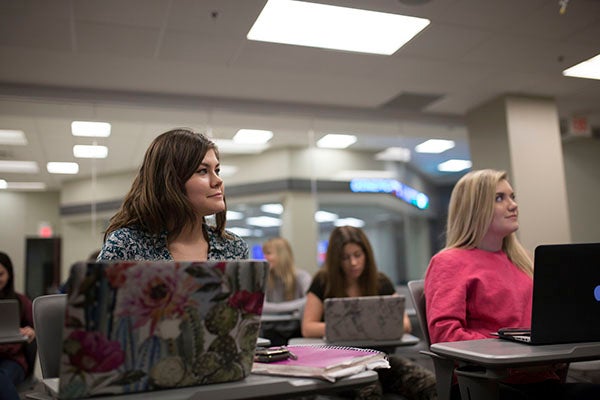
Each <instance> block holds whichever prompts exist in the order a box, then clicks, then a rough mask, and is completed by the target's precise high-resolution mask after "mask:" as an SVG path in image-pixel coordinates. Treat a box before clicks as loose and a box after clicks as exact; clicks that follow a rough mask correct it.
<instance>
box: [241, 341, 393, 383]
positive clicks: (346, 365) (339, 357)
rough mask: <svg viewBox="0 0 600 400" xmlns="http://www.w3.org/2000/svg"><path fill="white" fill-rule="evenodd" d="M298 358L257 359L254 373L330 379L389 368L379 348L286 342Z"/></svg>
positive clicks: (333, 380) (253, 367)
mask: <svg viewBox="0 0 600 400" xmlns="http://www.w3.org/2000/svg"><path fill="white" fill-rule="evenodd" d="M286 347H287V348H288V350H289V351H290V352H292V353H293V354H294V355H295V359H292V358H288V359H287V360H283V361H276V362H269V363H261V362H255V363H254V364H253V366H252V373H255V374H267V375H285V376H299V377H306V378H321V379H324V380H327V381H330V382H335V381H336V379H339V378H343V377H345V376H350V375H354V374H357V373H359V372H362V371H365V370H372V369H379V368H389V367H390V365H389V362H388V360H387V356H386V354H385V353H383V352H381V351H377V350H371V349H363V348H356V347H342V346H330V345H322V346H321V345H296V346H286Z"/></svg>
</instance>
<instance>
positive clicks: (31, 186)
mask: <svg viewBox="0 0 600 400" xmlns="http://www.w3.org/2000/svg"><path fill="white" fill-rule="evenodd" d="M0 189H7V190H44V189H46V184H45V183H43V182H6V181H4V184H3V183H2V181H1V180H0Z"/></svg>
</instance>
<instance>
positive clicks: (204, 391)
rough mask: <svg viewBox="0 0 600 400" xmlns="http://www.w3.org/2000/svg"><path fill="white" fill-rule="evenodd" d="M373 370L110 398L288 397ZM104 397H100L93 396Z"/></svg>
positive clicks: (333, 386)
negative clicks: (329, 379) (344, 375)
mask: <svg viewBox="0 0 600 400" xmlns="http://www.w3.org/2000/svg"><path fill="white" fill-rule="evenodd" d="M377 378H378V375H377V372H375V371H363V372H361V373H358V374H356V375H353V376H349V377H347V378H343V379H339V380H338V381H336V382H335V383H331V382H327V381H325V380H321V379H310V378H294V377H289V376H273V375H257V374H250V375H249V376H248V377H246V378H245V379H243V380H241V381H236V382H229V383H214V384H210V385H201V386H193V387H187V388H181V389H169V390H156V391H151V392H141V393H134V394H127V395H113V396H110V399H111V400H147V399H149V398H151V399H152V400H205V399H210V400H232V399H253V398H260V399H264V398H277V397H279V398H289V397H290V395H301V394H311V393H312V394H315V393H320V392H330V391H336V390H345V389H350V388H353V387H360V386H364V385H367V384H370V383H373V382H375V381H376V380H377ZM26 396H27V398H30V399H38V400H52V397H51V396H49V395H46V394H42V393H28V394H27V395H26ZM94 398H95V399H103V397H94Z"/></svg>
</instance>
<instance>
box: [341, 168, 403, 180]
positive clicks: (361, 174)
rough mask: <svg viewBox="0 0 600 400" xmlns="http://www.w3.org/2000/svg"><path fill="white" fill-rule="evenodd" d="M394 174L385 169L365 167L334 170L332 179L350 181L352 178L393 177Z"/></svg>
mask: <svg viewBox="0 0 600 400" xmlns="http://www.w3.org/2000/svg"><path fill="white" fill-rule="evenodd" d="M395 177H396V174H395V173H394V171H385V170H367V169H355V170H351V169H345V170H342V171H338V172H336V173H335V174H334V175H333V176H332V179H334V180H339V181H351V180H352V179H357V178H364V179H392V178H395Z"/></svg>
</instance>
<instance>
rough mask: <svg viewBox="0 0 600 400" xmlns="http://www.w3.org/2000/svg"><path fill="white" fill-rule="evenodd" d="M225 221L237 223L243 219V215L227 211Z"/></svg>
mask: <svg viewBox="0 0 600 400" xmlns="http://www.w3.org/2000/svg"><path fill="white" fill-rule="evenodd" d="M226 218H227V220H228V221H238V220H240V219H243V218H244V213H242V212H239V211H232V210H227V217H226Z"/></svg>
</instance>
